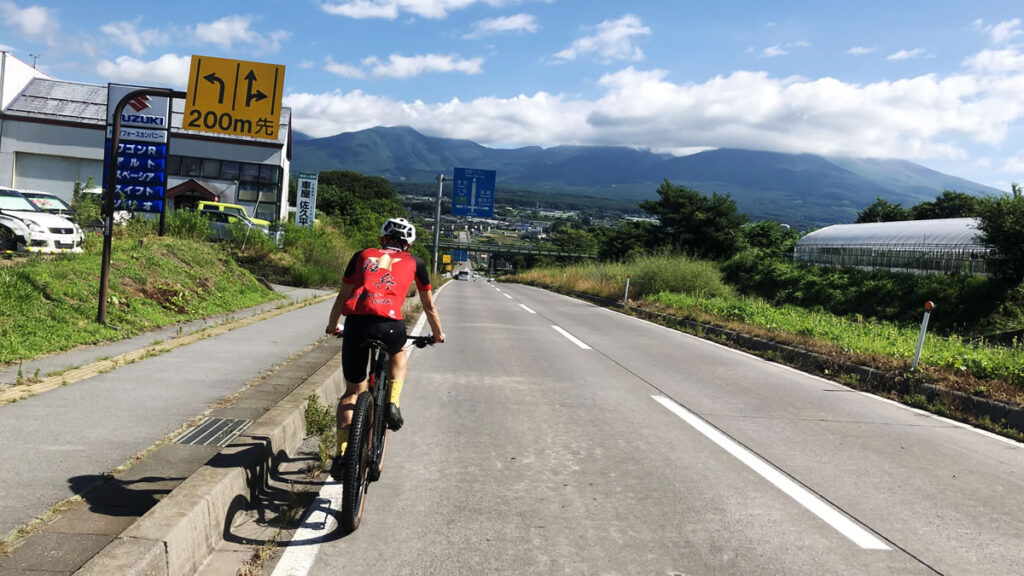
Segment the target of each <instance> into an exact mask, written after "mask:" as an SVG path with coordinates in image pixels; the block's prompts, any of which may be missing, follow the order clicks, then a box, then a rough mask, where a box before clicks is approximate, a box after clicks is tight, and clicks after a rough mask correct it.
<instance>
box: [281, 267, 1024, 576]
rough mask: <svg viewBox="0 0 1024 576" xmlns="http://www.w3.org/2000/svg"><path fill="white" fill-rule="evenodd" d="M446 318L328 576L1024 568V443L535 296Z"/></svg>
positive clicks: (449, 295) (488, 289)
mask: <svg viewBox="0 0 1024 576" xmlns="http://www.w3.org/2000/svg"><path fill="white" fill-rule="evenodd" d="M438 304H439V308H440V312H441V315H442V320H443V322H444V327H445V332H446V334H447V335H448V338H449V342H448V343H447V344H444V345H443V346H435V347H434V349H428V350H425V351H416V352H415V354H414V355H413V357H412V359H411V361H410V371H409V376H408V377H407V381H406V386H405V392H404V393H403V397H402V412H403V415H404V416H405V427H404V428H403V429H402V430H401V431H400V432H398V433H396V434H392V436H391V440H390V443H389V446H388V455H387V460H386V462H385V469H384V473H383V476H382V477H381V480H380V481H379V482H377V483H375V484H373V485H372V486H371V488H370V491H369V493H368V496H367V498H368V500H367V504H366V509H365V513H364V518H363V523H362V526H361V527H360V528H359V529H358V530H357V531H356V532H355V533H353V534H351V535H348V536H345V537H342V538H340V539H337V538H335V539H333V540H332V539H330V538H329V539H328V541H327V542H324V543H323V544H321V545H319V546H318V547H317V546H310V545H306V546H302V547H298V546H297V547H295V549H298V548H306V549H307V552H308V551H309V550H310V549H312V550H313V551H315V552H316V556H315V563H314V564H313V566H312V567H311V568H310V569H309V571H308V573H309V574H313V575H318V576H319V575H324V576H326V575H335V574H346V575H358V574H473V575H478V574H489V575H491V574H668V575H688V576H692V575H704V574H814V575H818V574H905V575H917V574H920V575H927V574H985V575H992V574H1022V573H1024V548H1022V543H1024V447H1022V445H1020V444H1017V443H1014V442H1011V441H1007V440H1004V439H1000V438H997V437H995V436H991V435H988V434H985V433H982V432H978V431H976V430H973V429H970V428H967V427H964V426H961V425H958V424H956V423H953V422H950V421H947V420H943V419H939V418H936V417H933V416H930V415H927V414H924V413H921V412H918V411H914V410H911V409H908V408H905V407H902V406H899V405H896V404H893V403H890V402H887V401H885V400H881V399H878V398H875V397H872V396H869V395H865V394H861V393H859V392H855V391H851V390H849V389H847V388H844V387H842V386H840V385H838V384H835V383H833V382H829V381H826V380H822V379H819V378H815V377H812V376H808V375H805V374H802V373H799V372H797V371H794V370H791V369H789V368H786V367H782V366H778V365H775V364H772V363H769V362H766V361H763V360H760V359H757V358H754V357H752V356H749V355H746V354H743V353H739V352H736V351H733V350H729V349H726V348H724V347H721V346H718V345H716V344H714V343H710V342H707V341H703V340H700V339H697V338H693V337H690V336H687V335H683V334H679V333H676V332H673V331H670V330H667V329H665V328H662V327H658V326H655V325H652V324H649V323H646V322H643V321H640V320H636V319H633V318H629V317H626V316H623V315H620V314H617V313H614V312H610V311H607V310H603V309H601V308H598V307H595V306H592V305H589V304H586V303H583V302H579V301H576V300H572V299H569V298H566V297H563V296H559V295H555V294H551V293H548V292H545V291H542V290H538V289H534V288H529V287H524V286H518V285H504V284H499V285H496V286H494V285H489V284H487V283H485V282H483V281H474V282H451V283H449V285H448V286H446V287H445V290H444V292H443V293H442V294H441V295H440V296H439V298H438ZM283 562H284V561H282V563H283ZM277 568H278V569H279V571H278V572H274V573H275V574H281V573H285V571H286V570H289V569H288V568H286V567H284V566H283V564H278V566H277ZM291 573H299V572H298V571H293V572H291Z"/></svg>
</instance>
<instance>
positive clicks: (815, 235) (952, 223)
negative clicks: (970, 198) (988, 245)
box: [796, 218, 983, 247]
mask: <svg viewBox="0 0 1024 576" xmlns="http://www.w3.org/2000/svg"><path fill="white" fill-rule="evenodd" d="M796 244H797V247H810V246H823V245H829V246H836V245H843V246H858V245H861V246H864V245H872V246H878V245H890V246H892V245H904V246H913V245H918V246H920V245H944V246H949V245H975V246H981V245H983V242H982V236H981V232H979V231H978V220H977V219H975V218H942V219H936V220H909V221H905V222H871V223H864V224H837V225H835V226H828V227H827V228H822V229H820V230H815V231H814V232H811V233H810V234H807V235H806V236H804V237H803V238H801V239H800V240H798V241H797V243H796Z"/></svg>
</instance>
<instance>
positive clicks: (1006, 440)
mask: <svg viewBox="0 0 1024 576" xmlns="http://www.w3.org/2000/svg"><path fill="white" fill-rule="evenodd" d="M562 296H564V295H562ZM565 297H566V298H570V297H569V296H565ZM572 299H573V300H575V298H572ZM581 302H582V300H581ZM597 308H598V309H600V310H604V311H605V312H607V313H609V314H615V315H618V316H621V317H623V318H628V319H630V320H635V321H637V322H642V323H644V324H649V325H651V326H654V327H657V328H661V329H662V330H667V331H669V332H672V333H673V334H676V335H678V336H682V337H684V338H689V339H691V340H696V341H698V342H701V343H704V344H707V345H709V346H714V347H717V348H721V349H722V350H728V351H729V352H732V353H734V354H740V355H742V356H746V357H747V358H750V359H751V360H756V361H758V362H763V363H765V364H768V365H770V366H774V367H776V368H779V369H781V370H785V371H787V372H792V373H794V374H800V375H801V376H804V377H807V378H813V379H814V380H818V381H820V382H823V383H826V384H829V385H831V386H836V387H838V388H842V389H843V390H846V391H848V392H853V393H855V394H859V395H861V396H865V397H867V398H871V399H872V400H877V401H879V402H884V403H886V404H889V405H891V406H893V407H895V408H902V409H903V410H907V411H909V412H914V413H916V414H920V415H921V416H927V417H929V418H932V419H934V420H938V421H940V422H942V423H944V424H948V425H950V426H953V427H956V428H961V429H963V430H968V431H970V432H974V433H975V434H980V435H982V436H985V437H987V438H990V439H992V440H998V441H999V442H1002V443H1003V444H1006V445H1007V446H1013V447H1014V448H1021V447H1022V446H1021V443H1020V442H1017V441H1016V440H1012V439H1010V438H1006V437H1003V436H1000V435H998V434H996V433H994V432H989V431H988V430H982V429H981V428H975V427H974V426H971V425H970V424H965V423H963V422H958V421H956V420H951V419H949V418H946V417H945V416H939V415H938V414H932V413H931V412H927V411H925V410H921V409H919V408H914V407H913V406H907V405H906V404H901V403H899V402H896V401H895V400H890V399H888V398H886V397H884V396H878V395H877V394H872V393H870V392H864V391H863V390H857V389H856V388H850V387H849V386H847V385H845V384H841V383H839V382H836V381H835V380H829V379H828V378H822V377H821V376H817V375H815V374H809V373H807V372H804V371H802V370H798V369H796V368H793V367H792V366H787V365H786V364H779V363H778V362H772V361H771V360H768V359H766V358H762V357H760V356H755V355H754V354H751V353H749V352H745V351H743V350H737V349H736V348H730V347H729V346H726V345H724V344H719V343H718V342H715V341H713V340H705V339H704V338H701V337H700V336H694V335H693V334H689V333H687V332H682V331H680V330H676V329H674V328H669V327H668V326H662V325H661V324H658V323H657V322H651V321H650V320H645V319H644V318H637V317H636V316H630V315H628V314H623V313H622V312H618V311H615V310H609V309H608V308H605V307H603V306H598V307H597Z"/></svg>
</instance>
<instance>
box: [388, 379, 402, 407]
mask: <svg viewBox="0 0 1024 576" xmlns="http://www.w3.org/2000/svg"><path fill="white" fill-rule="evenodd" d="M402 384H403V383H402V381H401V380H392V381H391V399H390V400H388V402H391V403H392V404H394V405H395V407H396V408H397V407H398V396H399V395H400V394H401V393H402Z"/></svg>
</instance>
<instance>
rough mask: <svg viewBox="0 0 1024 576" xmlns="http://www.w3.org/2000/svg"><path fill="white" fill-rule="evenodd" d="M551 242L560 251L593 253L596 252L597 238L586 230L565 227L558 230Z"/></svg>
mask: <svg viewBox="0 0 1024 576" xmlns="http://www.w3.org/2000/svg"><path fill="white" fill-rule="evenodd" d="M551 242H552V243H553V244H554V245H555V246H557V247H558V249H559V250H561V251H562V252H567V253H570V254H593V253H595V252H597V239H596V238H594V236H593V235H591V234H590V232H587V231H586V230H577V229H575V228H569V227H565V228H562V229H561V230H559V231H558V232H557V233H556V234H555V235H554V236H553V237H552V238H551Z"/></svg>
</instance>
